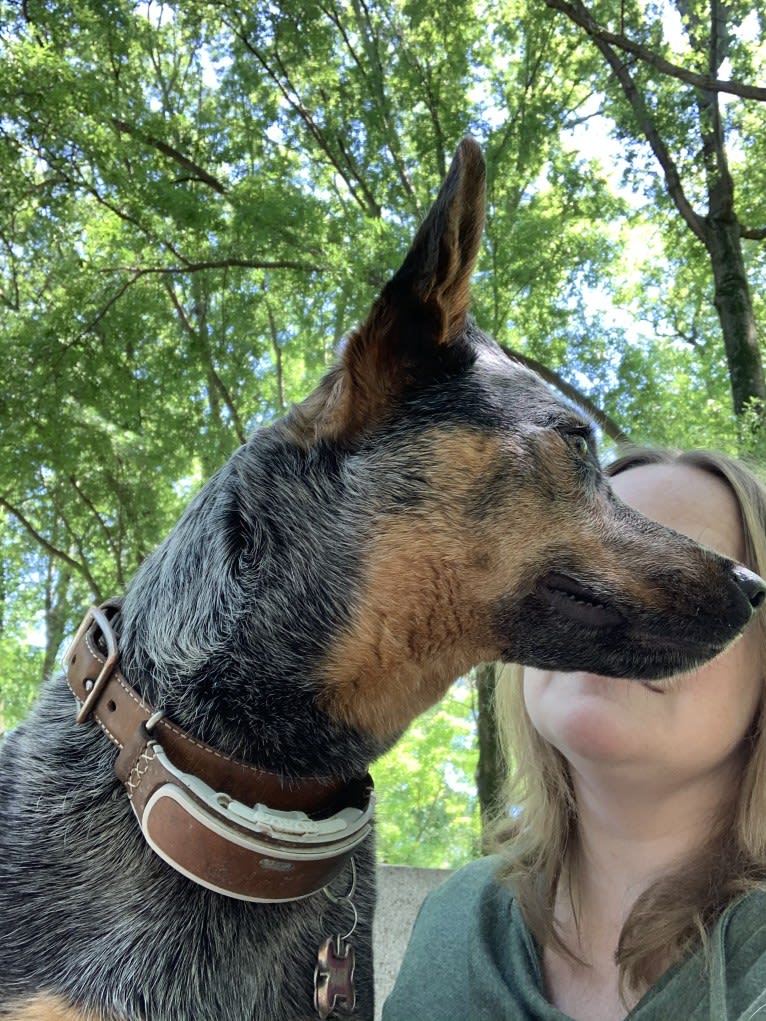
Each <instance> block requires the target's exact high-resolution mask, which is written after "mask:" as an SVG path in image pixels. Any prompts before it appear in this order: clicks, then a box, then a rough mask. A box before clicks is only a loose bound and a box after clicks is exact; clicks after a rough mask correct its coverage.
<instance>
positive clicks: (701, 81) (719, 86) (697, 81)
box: [545, 0, 766, 102]
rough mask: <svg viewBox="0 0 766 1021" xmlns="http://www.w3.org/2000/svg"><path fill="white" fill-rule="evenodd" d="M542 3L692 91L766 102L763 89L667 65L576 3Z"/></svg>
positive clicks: (560, 0)
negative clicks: (724, 94)
mask: <svg viewBox="0 0 766 1021" xmlns="http://www.w3.org/2000/svg"><path fill="white" fill-rule="evenodd" d="M545 3H546V4H547V6H548V7H551V8H553V9H555V10H558V11H563V12H564V14H566V15H567V17H568V18H570V19H571V20H572V21H574V22H576V23H577V24H578V25H579V26H580V27H581V28H583V29H585V31H586V32H587V33H588V35H589V36H591V38H593V39H594V40H595V39H600V40H601V41H602V42H604V43H609V44H610V45H612V46H616V47H617V48H618V49H620V50H624V51H625V52H626V53H631V54H632V55H633V56H634V57H638V59H639V60H642V61H643V62H644V63H645V64H649V65H650V66H651V67H654V68H655V69H656V70H657V71H660V72H661V73H662V74H666V75H669V76H670V77H671V78H678V79H679V80H680V81H683V82H686V83H687V85H694V86H695V87H696V88H699V89H705V90H706V91H708V92H728V93H730V94H731V95H733V96H741V97H742V98H743V99H757V100H760V101H761V102H764V101H766V89H764V88H760V87H759V86H757V85H743V84H742V83H741V82H735V81H724V80H721V79H720V78H715V77H713V76H711V75H706V74H697V72H696V71H689V70H688V68H685V67H680V66H679V65H678V64H673V63H671V61H669V60H666V59H665V58H664V57H661V56H660V55H659V54H658V53H653V52H652V51H651V50H648V49H647V48H646V47H645V46H642V45H641V44H640V43H636V42H633V40H632V39H628V37H627V36H625V35H623V34H622V33H620V32H609V31H608V30H607V29H605V28H603V27H602V26H601V25H599V24H598V22H597V21H596V19H595V18H594V17H593V15H592V14H591V13H590V11H588V10H587V8H586V7H585V6H584V5H583V4H582V3H580V0H573V2H571V3H569V2H567V0H545Z"/></svg>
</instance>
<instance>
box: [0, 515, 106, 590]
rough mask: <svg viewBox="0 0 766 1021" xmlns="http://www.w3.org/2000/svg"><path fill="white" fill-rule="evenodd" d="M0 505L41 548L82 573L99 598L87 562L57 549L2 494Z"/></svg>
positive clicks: (97, 588)
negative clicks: (82, 561)
mask: <svg viewBox="0 0 766 1021" xmlns="http://www.w3.org/2000/svg"><path fill="white" fill-rule="evenodd" d="M0 507H2V508H4V510H6V511H7V512H8V513H9V514H10V515H12V516H13V517H14V518H16V520H17V521H18V523H19V524H20V525H21V527H22V528H23V529H24V531H25V532H27V533H28V534H29V535H31V536H32V538H33V539H34V541H35V542H36V543H37V544H38V546H42V548H43V549H44V550H45V552H46V553H48V555H49V556H51V557H56V559H58V560H62V561H63V562H64V563H65V564H68V565H69V566H70V567H71V568H72V570H74V571H77V573H78V574H80V575H82V577H83V578H85V580H86V581H87V583H88V584H89V585H90V587H91V591H92V592H93V595H94V596H95V598H96V599H97V600H101V593H100V591H99V587H98V585H97V584H96V581H95V579H94V578H93V575H92V574H91V573H90V571H89V570H88V565H87V564H85V563H81V562H80V561H79V560H75V559H74V558H73V557H70V556H69V554H68V553H65V552H64V550H62V549H59V548H58V547H57V546H54V545H53V543H52V542H49V540H48V539H46V538H45V536H44V535H42V534H41V533H40V532H38V531H37V529H36V528H35V526H34V525H33V524H32V522H31V521H29V520H28V518H26V517H25V516H24V514H22V512H21V511H20V510H19V509H18V507H14V506H13V504H12V503H9V502H8V500H6V499H5V497H3V496H0Z"/></svg>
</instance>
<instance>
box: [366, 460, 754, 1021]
mask: <svg viewBox="0 0 766 1021" xmlns="http://www.w3.org/2000/svg"><path fill="white" fill-rule="evenodd" d="M609 474H611V475H612V476H614V481H613V486H614V489H615V491H616V493H617V494H618V496H620V498H621V499H623V500H624V501H625V502H626V503H629V504H631V505H632V506H634V507H636V508H637V509H638V510H640V511H642V512H643V513H644V514H646V515H647V516H649V517H652V518H655V519H656V520H658V521H660V522H662V523H663V524H665V525H669V526H670V527H673V528H675V529H677V530H678V531H681V532H685V533H686V534H687V535H690V536H691V537H692V538H694V539H697V540H699V541H700V542H702V543H703V544H705V545H707V546H710V547H712V548H714V549H716V550H718V551H719V552H721V553H723V554H725V555H727V556H730V557H732V558H734V559H736V560H740V561H741V562H743V563H744V564H746V565H747V566H748V567H750V568H751V569H752V570H755V571H757V572H758V573H760V574H761V575H763V574H764V573H766V488H764V486H763V485H762V484H761V483H759V482H758V480H757V479H756V478H755V476H754V475H753V474H752V473H751V472H750V471H749V470H748V469H747V468H745V467H744V466H743V465H741V464H740V463H738V462H736V461H734V460H732V459H730V458H727V457H724V456H722V455H714V454H710V453H704V452H694V453H684V454H679V453H675V452H660V451H650V450H643V449H636V450H633V451H631V452H630V453H628V454H626V455H625V456H624V457H622V458H620V459H619V460H618V461H616V462H615V463H614V464H613V465H611V467H610V469H609ZM521 675H522V671H521V670H520V669H519V668H516V667H511V668H507V669H506V671H505V675H504V677H503V678H502V679H501V682H500V684H499V686H498V696H497V699H498V719H499V721H500V725H501V728H502V729H503V731H504V733H503V739H504V745H505V750H506V756H507V758H508V761H511V762H513V763H514V764H515V770H514V772H513V775H512V776H511V777H510V779H509V783H508V790H507V804H509V805H512V806H513V809H512V811H511V812H510V814H509V815H506V818H505V820H504V821H503V822H502V823H501V824H500V825H499V827H498V829H497V834H496V846H497V849H498V851H499V857H498V856H494V857H491V858H486V859H483V860H481V861H478V862H474V863H472V864H471V865H469V866H467V867H466V868H464V869H461V870H460V871H459V872H457V873H456V874H455V875H454V876H453V877H452V878H451V879H450V880H448V882H447V883H445V884H444V885H443V886H442V887H440V888H439V889H438V890H436V891H435V892H434V893H433V894H431V896H430V897H429V898H428V899H427V901H426V903H425V905H424V907H423V909H422V911H421V913H420V916H419V918H418V921H417V923H416V926H415V929H414V931H413V935H412V939H411V942H410V945H409V948H408V951H407V954H406V955H405V960H404V964H403V967H402V970H401V972H400V975H399V979H398V981H397V984H396V987H395V989H394V992H393V993H392V994H391V997H390V998H389V1000H388V1001H387V1003H386V1005H385V1007H384V1011H383V1018H384V1021H437V1019H438V1021H450V1019H452V1018H454V1019H456V1021H457V1019H461V1021H490V1019H491V1021H501V1019H508V1021H565V1019H569V1018H573V1019H575V1021H622V1019H623V1018H626V1017H629V1018H630V1021H751V1019H754V1021H759V1019H760V1018H761V1017H762V1018H763V1019H764V1021H766V726H764V723H765V722H766V719H765V717H766V709H765V708H764V707H765V705H766V698H765V697H764V694H765V692H766V613H761V614H759V615H757V617H756V618H755V619H754V620H753V621H752V623H751V624H750V626H749V627H748V629H747V631H746V632H745V634H744V635H743V637H742V638H741V639H740V640H739V641H738V642H737V643H735V644H734V645H733V646H731V647H730V648H729V649H727V650H726V651H725V652H724V653H723V654H721V655H720V656H719V657H717V658H716V659H715V660H713V661H712V662H711V663H708V664H706V665H705V666H703V667H702V668H700V669H698V670H695V671H693V672H691V673H689V674H685V675H682V676H679V677H676V678H673V679H672V680H671V681H669V682H668V681H666V682H661V683H651V684H641V683H639V682H636V681H625V680H616V679H610V678H602V677H598V676H595V675H592V674H562V673H554V672H545V671H539V670H532V669H526V670H524V671H523V683H522V677H521Z"/></svg>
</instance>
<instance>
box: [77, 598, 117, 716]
mask: <svg viewBox="0 0 766 1021" xmlns="http://www.w3.org/2000/svg"><path fill="white" fill-rule="evenodd" d="M94 624H96V625H97V626H98V629H99V631H100V632H101V634H102V635H103V638H104V641H105V642H106V659H105V660H104V662H103V665H102V667H101V670H100V671H99V674H98V677H97V678H96V679H95V681H92V680H91V681H86V682H85V686H86V690H87V692H88V694H87V695H86V696H85V699H84V700H83V703H82V705H81V706H80V709H79V711H78V713H77V716H76V717H75V719H76V720H77V722H78V723H85V721H86V720H87V719H88V717H89V716H90V714H91V713H92V712H93V710H94V708H95V706H96V703H97V702H98V700H99V698H100V697H101V692H102V691H103V690H104V687H105V685H106V682H107V681H108V680H109V678H110V677H111V676H112V672H113V671H114V668H115V666H116V665H117V657H118V652H117V639H116V638H115V636H114V631H112V627H111V625H110V623H109V618H108V617H107V615H106V614H105V613H104V611H103V609H101V608H99V607H98V606H91V607H90V608H89V610H88V612H87V613H86V614H85V619H84V620H83V622H82V624H80V626H79V628H78V629H77V634H76V635H75V636H74V639H73V640H72V644H71V645H70V646H69V648H68V649H67V651H66V653H65V654H64V667H65V668H66V669H67V670H68V669H69V667H70V666H71V665H72V663H74V661H75V658H76V656H77V648H78V646H79V644H80V642H81V641H82V639H83V638H84V637H85V635H86V634H87V632H88V631H89V630H90V629H91V627H92V626H93V625H94ZM86 640H87V639H86Z"/></svg>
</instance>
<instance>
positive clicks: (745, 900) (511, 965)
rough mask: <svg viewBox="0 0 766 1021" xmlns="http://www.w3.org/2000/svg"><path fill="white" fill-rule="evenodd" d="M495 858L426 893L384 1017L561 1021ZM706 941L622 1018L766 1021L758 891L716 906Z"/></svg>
mask: <svg viewBox="0 0 766 1021" xmlns="http://www.w3.org/2000/svg"><path fill="white" fill-rule="evenodd" d="M498 863H499V859H498V858H496V857H495V858H483V859H480V860H479V861H475V862H472V863H471V864H470V865H467V866H465V867H464V868H462V869H460V870H459V871H458V872H456V873H455V874H454V875H453V876H450V878H449V879H448V880H447V881H446V882H445V883H443V884H442V885H441V886H439V887H437V889H436V890H434V891H433V892H432V893H431V894H429V896H428V897H427V898H426V900H425V902H424V904H423V907H422V908H421V910H420V914H419V915H418V918H417V921H416V922H415V927H414V929H413V931H412V937H411V939H410V943H409V946H408V947H407V952H406V953H405V955H404V962H403V964H402V968H401V971H400V972H399V977H398V979H397V981H396V985H395V987H394V990H393V992H392V993H391V995H390V996H389V998H388V999H387V1000H386V1003H385V1005H384V1007H383V1021H567V1015H566V1014H563V1013H562V1012H561V1011H560V1010H558V1009H557V1008H556V1007H554V1006H552V1004H550V1003H549V1002H548V1001H547V1000H546V998H545V993H544V987H543V976H542V971H541V967H540V953H539V948H538V946H537V944H536V943H535V941H534V939H533V938H532V936H531V935H530V933H529V931H528V929H527V927H526V925H525V924H524V919H523V918H522V915H521V911H520V909H519V906H518V904H517V903H516V901H515V900H514V897H513V893H512V890H511V889H510V888H509V887H508V886H507V885H505V884H503V885H500V884H499V883H497V882H496V881H495V871H496V869H497V866H498ZM710 951H711V953H710V964H709V967H708V966H706V963H705V957H704V954H703V953H702V950H701V949H698V950H697V951H696V952H694V953H693V954H691V955H690V956H689V957H688V958H687V959H686V960H684V961H681V962H679V963H678V964H675V965H673V966H672V967H671V968H669V969H668V971H667V972H666V973H665V974H664V975H663V976H662V978H661V979H660V980H659V981H658V982H657V983H656V984H655V985H653V986H652V987H651V989H649V990H648V992H647V993H646V994H645V995H644V997H643V998H642V999H641V1001H640V1002H639V1003H638V1004H637V1005H636V1006H635V1007H634V1008H633V1010H632V1011H631V1012H630V1014H629V1015H628V1018H629V1019H630V1021H766V892H761V891H758V892H754V893H750V894H747V895H745V896H743V897H741V898H740V899H739V900H737V901H735V902H734V903H733V904H731V905H730V906H729V907H728V908H727V909H726V911H724V913H723V914H722V915H721V917H720V918H719V920H718V922H717V923H716V926H715V928H714V930H713V932H712V933H711V937H710Z"/></svg>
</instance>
